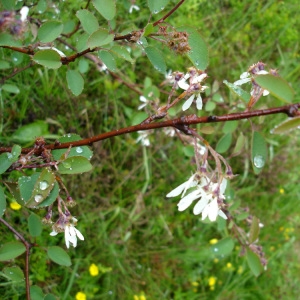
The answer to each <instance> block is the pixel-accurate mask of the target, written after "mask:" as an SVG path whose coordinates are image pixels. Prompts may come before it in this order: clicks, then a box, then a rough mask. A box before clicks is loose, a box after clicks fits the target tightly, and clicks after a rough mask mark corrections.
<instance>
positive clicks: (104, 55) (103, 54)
mask: <svg viewBox="0 0 300 300" xmlns="http://www.w3.org/2000/svg"><path fill="white" fill-rule="evenodd" d="M98 56H99V58H100V59H101V60H102V62H103V63H104V64H105V65H106V67H107V68H108V69H109V70H111V71H116V69H117V65H116V61H115V58H114V57H113V56H112V55H111V53H109V52H108V51H104V50H102V51H99V52H98Z"/></svg>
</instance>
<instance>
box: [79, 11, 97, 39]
mask: <svg viewBox="0 0 300 300" xmlns="http://www.w3.org/2000/svg"><path fill="white" fill-rule="evenodd" d="M76 16H77V18H78V19H79V20H80V23H81V25H82V28H83V30H84V31H85V32H87V33H88V34H92V33H93V32H94V31H96V30H97V29H98V28H99V24H98V21H97V18H96V17H95V16H94V15H93V14H92V13H91V12H89V11H88V10H87V9H81V10H78V11H77V13H76Z"/></svg>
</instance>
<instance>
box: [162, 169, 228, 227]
mask: <svg viewBox="0 0 300 300" xmlns="http://www.w3.org/2000/svg"><path fill="white" fill-rule="evenodd" d="M226 185H227V180H226V179H225V178H223V179H222V181H221V183H215V182H212V181H211V180H210V179H209V178H208V177H207V176H205V175H203V174H199V173H195V174H193V175H192V176H191V177H190V178H189V180H187V181H186V182H184V183H182V184H181V185H179V186H178V187H177V188H175V189H174V190H172V191H171V192H170V193H169V194H167V197H176V196H179V195H180V194H181V200H180V201H179V203H178V204H177V206H178V210H179V211H183V210H185V209H187V208H188V207H189V206H190V205H191V204H192V203H193V202H194V201H195V200H197V199H198V202H197V203H196V205H195V206H194V209H193V213H194V214H195V215H199V214H201V213H202V220H204V219H206V217H208V218H209V220H210V221H212V222H213V221H216V219H217V217H218V215H219V216H220V217H222V218H224V219H227V216H226V214H225V213H224V212H223V211H222V210H221V208H220V207H221V206H222V204H223V200H224V199H225V196H224V192H225V189H226ZM189 189H192V190H191V192H189V193H188V194H187V195H186V196H185V194H186V193H187V191H188V190H189Z"/></svg>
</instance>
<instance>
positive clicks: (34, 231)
mask: <svg viewBox="0 0 300 300" xmlns="http://www.w3.org/2000/svg"><path fill="white" fill-rule="evenodd" d="M28 228H29V233H30V235H31V236H33V237H37V236H39V235H41V233H42V222H41V220H40V218H39V217H38V216H37V215H36V214H34V213H31V215H30V216H29V218H28Z"/></svg>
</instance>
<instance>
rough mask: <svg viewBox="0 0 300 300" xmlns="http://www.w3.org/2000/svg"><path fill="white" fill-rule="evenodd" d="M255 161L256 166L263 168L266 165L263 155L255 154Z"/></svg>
mask: <svg viewBox="0 0 300 300" xmlns="http://www.w3.org/2000/svg"><path fill="white" fill-rule="evenodd" d="M253 163H254V166H255V167H256V168H259V169H261V168H262V167H263V166H264V165H265V159H264V158H263V157H262V156H261V155H255V156H254V159H253Z"/></svg>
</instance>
